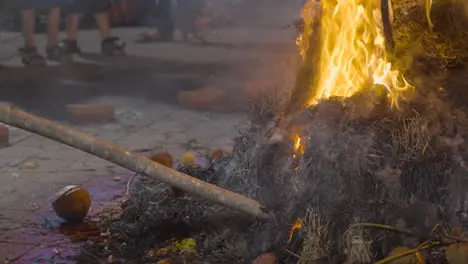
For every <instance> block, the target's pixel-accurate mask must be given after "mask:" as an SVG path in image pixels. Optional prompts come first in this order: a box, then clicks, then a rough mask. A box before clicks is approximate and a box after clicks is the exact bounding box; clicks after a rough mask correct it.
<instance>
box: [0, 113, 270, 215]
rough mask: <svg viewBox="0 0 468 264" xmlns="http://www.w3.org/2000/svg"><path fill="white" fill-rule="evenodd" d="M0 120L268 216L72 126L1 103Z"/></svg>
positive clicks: (230, 194) (233, 206)
mask: <svg viewBox="0 0 468 264" xmlns="http://www.w3.org/2000/svg"><path fill="white" fill-rule="evenodd" d="M0 122H2V123H4V124H7V125H11V126H15V127H17V128H21V129H24V130H27V131H30V132H32V133H35V134H38V135H41V136H43V137H46V138H49V139H52V140H55V141H57V142H60V143H63V144H65V145H68V146H71V147H73V148H76V149H79V150H81V151H84V152H87V153H90V154H92V155H94V156H97V157H99V158H102V159H104V160H107V161H109V162H112V163H115V164H117V165H120V166H122V167H124V168H126V169H128V170H131V171H134V172H138V173H142V174H146V175H148V176H149V177H151V178H154V179H156V180H159V181H161V182H164V183H166V184H168V185H170V186H173V187H175V188H178V189H180V190H182V191H185V192H187V193H189V194H193V195H198V196H200V197H202V198H205V199H207V200H209V201H212V202H214V203H218V204H221V205H225V206H227V207H229V208H231V209H233V210H237V211H241V212H244V213H246V214H248V215H250V216H253V217H255V218H257V219H261V220H267V219H268V218H269V216H268V215H267V214H266V213H265V212H264V207H263V206H262V205H260V204H259V203H258V202H256V201H254V200H251V199H248V198H246V197H244V196H242V195H239V194H236V193H233V192H231V191H228V190H225V189H222V188H219V187H217V186H215V185H212V184H209V183H206V182H204V181H200V180H198V179H196V178H193V177H190V176H188V175H186V174H183V173H180V172H178V171H176V170H173V169H170V168H167V167H165V166H163V165H160V164H158V163H155V162H153V161H151V160H150V159H148V158H146V157H144V156H142V155H139V154H135V153H131V152H130V151H129V150H127V149H125V148H122V147H119V146H116V145H114V144H111V143H109V142H107V141H105V140H102V139H99V138H96V137H93V136H91V135H89V134H86V133H83V132H80V131H77V130H75V129H73V128H71V127H69V126H66V125H61V124H58V123H55V122H53V121H51V120H47V119H45V118H41V117H38V116H35V115H32V114H28V113H25V112H23V111H21V110H19V109H16V108H13V107H9V106H5V105H0Z"/></svg>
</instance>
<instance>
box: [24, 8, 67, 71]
mask: <svg viewBox="0 0 468 264" xmlns="http://www.w3.org/2000/svg"><path fill="white" fill-rule="evenodd" d="M64 3H65V0H15V7H16V8H18V9H19V10H20V16H21V29H22V34H23V37H24V47H23V48H20V49H19V52H20V54H21V59H22V62H23V64H24V65H26V66H39V65H45V64H46V60H45V59H44V57H43V56H42V55H41V54H40V53H39V52H38V50H37V48H36V44H35V39H34V33H35V32H34V31H35V28H36V15H37V14H36V12H37V11H41V10H47V11H48V12H47V29H48V33H49V38H48V41H47V46H46V55H47V59H49V60H54V61H59V60H61V56H60V48H59V45H58V40H57V39H58V34H59V27H60V6H61V5H63V4H64Z"/></svg>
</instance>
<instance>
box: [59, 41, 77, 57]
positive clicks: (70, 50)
mask: <svg viewBox="0 0 468 264" xmlns="http://www.w3.org/2000/svg"><path fill="white" fill-rule="evenodd" d="M59 46H60V47H61V48H62V49H63V50H64V52H65V53H67V54H70V55H81V49H80V47H79V46H78V42H77V41H76V40H68V39H65V40H63V41H62V42H60V44H59Z"/></svg>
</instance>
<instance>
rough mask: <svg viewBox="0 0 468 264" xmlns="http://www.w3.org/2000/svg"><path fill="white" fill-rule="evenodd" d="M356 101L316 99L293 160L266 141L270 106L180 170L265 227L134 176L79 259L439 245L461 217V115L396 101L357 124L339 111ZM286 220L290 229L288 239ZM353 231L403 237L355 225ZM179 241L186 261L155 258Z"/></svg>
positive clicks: (359, 252) (294, 257)
mask: <svg viewBox="0 0 468 264" xmlns="http://www.w3.org/2000/svg"><path fill="white" fill-rule="evenodd" d="M359 100H361V98H359V97H358V96H356V97H352V98H349V99H347V102H345V103H343V102H342V101H339V100H334V99H330V100H326V101H322V102H320V103H319V104H317V105H316V106H314V107H311V108H309V109H308V110H307V111H306V112H304V115H303V116H302V117H301V118H300V120H295V121H293V122H294V123H295V124H294V126H295V127H298V126H300V127H302V131H301V133H300V134H301V135H302V138H304V139H305V143H304V146H303V147H304V152H303V154H301V155H296V156H295V157H294V153H295V149H294V141H292V140H291V141H289V140H286V141H283V142H280V143H277V144H273V145H272V144H268V139H269V138H270V137H271V135H272V133H273V132H274V127H273V126H272V124H273V121H274V116H276V115H275V110H274V108H276V105H277V104H276V103H275V104H267V105H263V106H261V107H257V108H256V110H255V113H256V116H255V117H254V118H253V120H252V123H251V124H250V125H249V126H247V127H246V128H245V129H244V130H243V131H242V132H241V135H240V136H239V137H238V138H237V139H236V145H235V149H234V152H233V153H232V155H231V156H230V157H226V158H224V159H222V160H219V161H217V162H216V163H215V164H214V166H213V167H211V169H210V170H201V171H198V172H197V173H194V172H192V173H191V174H192V175H193V176H197V177H199V178H201V179H204V180H206V181H208V182H211V183H214V184H216V185H218V186H221V187H223V188H226V189H229V190H232V191H235V192H237V193H240V194H243V195H245V196H247V197H249V198H252V199H255V200H257V201H259V202H260V203H262V204H263V205H265V206H266V207H267V208H268V209H269V210H270V211H271V212H272V213H274V215H275V219H274V221H272V222H251V221H249V219H246V218H245V217H244V216H243V215H241V214H239V213H236V212H231V211H228V210H226V209H225V208H223V207H220V206H217V205H213V204H210V203H208V202H206V201H204V200H202V199H198V198H194V197H191V196H188V195H186V196H183V197H177V198H176V197H173V195H172V194H171V191H170V190H169V188H168V187H167V186H165V185H163V184H161V183H157V182H154V181H152V180H149V179H146V178H142V179H141V180H140V181H138V182H137V183H136V184H135V186H134V188H133V190H132V195H131V199H130V200H129V202H128V203H127V204H126V205H125V206H126V209H125V211H124V213H123V215H122V217H121V218H120V219H118V220H114V221H113V222H110V223H107V224H105V225H104V226H103V228H104V230H105V231H106V232H108V233H109V234H111V236H112V239H111V242H110V243H108V244H102V245H93V246H92V247H89V248H87V249H85V250H86V251H87V254H86V255H85V256H89V255H90V254H94V256H95V257H97V258H99V259H103V258H108V257H109V256H110V255H112V256H113V258H114V259H120V258H122V259H126V260H127V261H130V263H153V262H154V261H157V260H160V259H163V258H164V257H172V258H173V261H175V260H174V258H175V259H178V260H179V261H182V262H181V263H251V261H252V260H253V259H255V258H256V257H257V256H258V255H260V254H262V253H265V252H276V253H278V254H279V255H280V256H281V258H282V259H283V260H284V261H285V262H284V263H313V262H311V260H317V259H320V260H322V261H325V260H326V261H325V262H322V263H328V260H330V259H334V261H335V260H336V261H338V262H334V263H342V262H344V261H346V260H348V262H347V263H370V262H373V261H376V260H379V259H382V258H384V257H386V256H388V255H389V254H390V253H391V252H392V250H394V249H395V248H399V247H405V248H415V247H416V248H417V247H418V246H419V245H420V244H422V243H424V241H426V240H429V239H430V238H432V239H436V238H437V239H439V238H440V241H442V238H444V239H447V238H446V236H447V235H446V233H445V231H450V230H451V228H452V227H463V223H464V220H465V219H464V218H463V216H464V215H465V213H464V212H465V209H466V204H465V199H464V198H465V197H464V191H463V189H464V188H466V183H463V177H464V175H465V174H466V170H467V168H466V167H465V162H464V161H465V160H466V159H467V158H468V153H466V151H465V150H466V149H467V147H468V146H467V144H466V143H465V142H464V140H463V139H464V138H466V137H467V136H468V135H466V133H467V132H466V131H468V118H467V116H466V114H467V112H466V111H464V110H463V109H455V108H452V107H450V106H449V105H448V104H447V102H444V101H442V100H440V99H439V98H438V97H437V95H436V94H428V95H421V96H420V97H419V98H417V99H415V100H413V102H412V103H408V104H405V105H404V106H403V107H404V108H405V111H400V112H396V111H388V108H387V106H386V105H377V106H376V107H375V108H374V110H373V111H372V113H370V114H367V115H366V116H356V115H354V114H350V113H351V112H352V111H353V110H352V107H350V106H349V105H352V104H353V103H354V102H356V103H358V102H359ZM264 103H265V102H264ZM260 110H261V111H260ZM189 172H190V171H189ZM465 181H466V180H465ZM297 219H300V223H301V226H302V227H301V228H298V229H296V231H295V232H294V234H293V236H292V240H290V237H289V231H290V230H291V227H292V225H293V224H294V223H295V221H296V220H297ZM363 222H366V223H378V224H380V225H389V226H394V227H398V228H401V229H406V230H408V232H411V233H412V234H407V233H402V232H399V231H398V230H397V232H395V230H393V228H390V230H385V228H384V227H382V226H377V227H378V228H375V226H370V227H369V226H368V225H359V224H360V223H363ZM353 225H355V226H353ZM434 228H435V229H434ZM433 229H434V230H433ZM187 238H190V239H193V242H194V245H195V248H194V252H185V253H180V252H172V253H170V252H169V251H164V250H161V251H158V250H160V249H163V248H166V247H167V246H168V245H171V243H173V241H174V240H179V241H181V240H183V239H187ZM443 241H444V243H445V242H447V243H454V242H456V241H454V240H448V241H446V240H443ZM434 248H435V249H436V248H438V246H434ZM171 254H175V255H171ZM95 257H94V258H95ZM425 257H426V258H429V257H430V255H425ZM92 259H93V258H89V257H88V258H86V260H85V261H88V262H86V263H93V262H92ZM352 259H354V260H355V261H357V262H351V260H352ZM184 261H185V262H184ZM173 263H177V262H173Z"/></svg>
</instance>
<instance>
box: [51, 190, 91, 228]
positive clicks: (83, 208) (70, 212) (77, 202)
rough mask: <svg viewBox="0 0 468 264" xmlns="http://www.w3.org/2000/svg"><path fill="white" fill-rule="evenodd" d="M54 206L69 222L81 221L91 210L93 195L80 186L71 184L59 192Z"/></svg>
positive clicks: (61, 216) (57, 212) (58, 214)
mask: <svg viewBox="0 0 468 264" xmlns="http://www.w3.org/2000/svg"><path fill="white" fill-rule="evenodd" d="M52 207H53V209H54V211H55V213H56V214H57V216H59V217H60V218H63V219H64V220H66V221H67V222H81V221H83V219H84V218H85V217H86V215H87V214H88V212H89V208H90V207H91V197H90V196H89V193H88V192H87V191H86V190H85V189H83V188H81V187H80V186H77V185H69V186H66V187H65V188H63V189H61V190H60V191H59V192H58V193H57V195H56V198H55V199H54V201H53V203H52Z"/></svg>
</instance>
